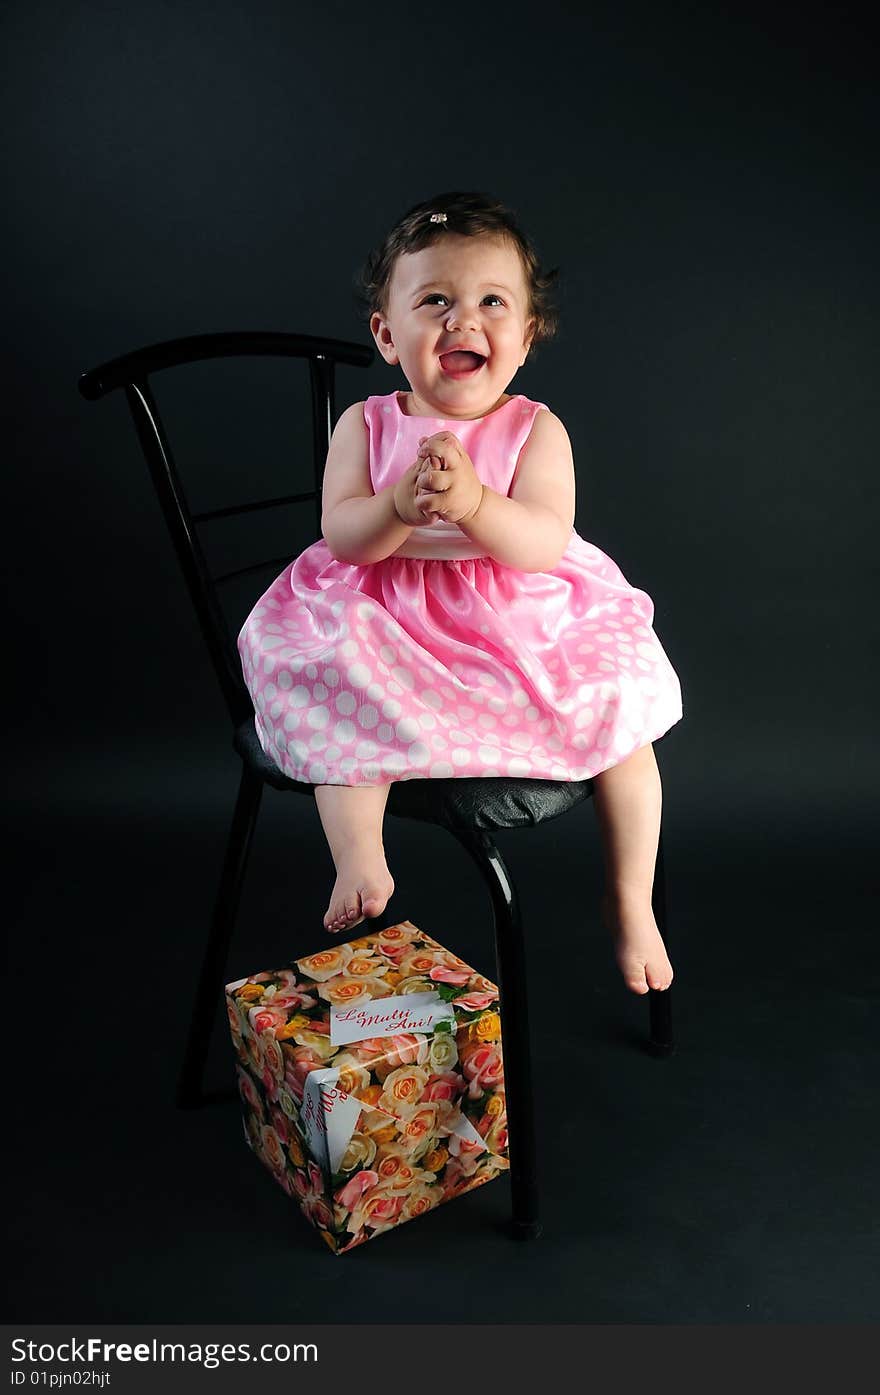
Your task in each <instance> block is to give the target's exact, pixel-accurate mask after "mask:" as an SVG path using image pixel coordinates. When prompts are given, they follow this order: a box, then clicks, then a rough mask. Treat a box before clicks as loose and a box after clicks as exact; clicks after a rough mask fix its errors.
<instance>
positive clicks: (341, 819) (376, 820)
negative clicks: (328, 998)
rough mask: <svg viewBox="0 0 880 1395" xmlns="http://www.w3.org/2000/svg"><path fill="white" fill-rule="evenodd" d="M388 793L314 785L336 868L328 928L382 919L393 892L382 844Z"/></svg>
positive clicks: (374, 788) (383, 789)
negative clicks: (381, 916) (368, 918)
mask: <svg viewBox="0 0 880 1395" xmlns="http://www.w3.org/2000/svg"><path fill="white" fill-rule="evenodd" d="M388 790H389V786H388V785H316V786H315V803H316V804H317V806H318V813H319V814H320V815H321V823H322V824H323V826H324V832H325V834H326V835H327V842H328V843H329V845H330V852H331V853H332V855H333V863H334V865H335V867H336V885H335V886H334V888H333V891H332V894H331V896H330V904H329V906H328V907H327V913H326V915H325V916H324V927H325V929H327V930H333V931H335V930H343V929H349V928H350V927H351V926H353V925H357V924H359V922H360V921H362V920H363V919H364V918H365V917H366V916H370V917H373V916H377V915H381V913H382V911H384V909H385V906H386V905H387V903H388V900H389V898H390V896H391V893H392V892H393V891H394V882H393V880H392V878H391V873H390V872H389V871H388V863H387V862H386V861H385V848H384V845H383V843H382V820H383V819H384V817H385V805H386V804H387V802H388Z"/></svg>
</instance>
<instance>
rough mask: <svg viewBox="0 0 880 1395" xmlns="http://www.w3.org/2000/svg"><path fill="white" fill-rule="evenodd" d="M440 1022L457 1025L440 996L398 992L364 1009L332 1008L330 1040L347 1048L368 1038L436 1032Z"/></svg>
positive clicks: (375, 999)
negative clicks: (351, 1043)
mask: <svg viewBox="0 0 880 1395" xmlns="http://www.w3.org/2000/svg"><path fill="white" fill-rule="evenodd" d="M438 1022H452V1023H454V1022H455V1009H454V1007H453V1006H452V1004H451V1003H445V1002H443V1000H442V999H441V997H440V995H439V993H436V992H430V993H399V994H396V995H393V996H392V997H390V998H373V999H372V1000H371V1001H370V1002H369V1003H367V1004H365V1005H364V1006H362V1007H350V1008H337V1007H333V1008H331V1009H330V1041H331V1043H332V1045H333V1046H347V1045H348V1044H349V1042H352V1041H366V1040H367V1038H369V1037H392V1036H398V1035H400V1034H402V1033H404V1032H433V1031H434V1028H435V1027H436V1025H437V1023H438Z"/></svg>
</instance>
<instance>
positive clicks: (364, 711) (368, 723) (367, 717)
mask: <svg viewBox="0 0 880 1395" xmlns="http://www.w3.org/2000/svg"><path fill="white" fill-rule="evenodd" d="M378 720H379V713H378V712H377V711H376V709H375V707H369V706H367V707H362V708H361V709H360V711H359V712H358V722H359V723H360V725H361V726H362V727H365V728H366V729H367V730H368V731H371V730H372V728H373V727H374V726H375V725H376V723H377V722H378Z"/></svg>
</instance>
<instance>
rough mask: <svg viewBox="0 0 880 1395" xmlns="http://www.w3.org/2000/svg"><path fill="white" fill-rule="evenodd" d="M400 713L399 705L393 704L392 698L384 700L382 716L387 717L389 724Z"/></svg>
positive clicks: (401, 709)
mask: <svg viewBox="0 0 880 1395" xmlns="http://www.w3.org/2000/svg"><path fill="white" fill-rule="evenodd" d="M402 711H403V708H402V707H401V705H400V703H399V702H395V701H394V699H393V698H386V700H385V702H383V703H382V716H383V717H387V718H388V719H389V721H391V722H394V721H396V720H397V718H398V717H399V716H400V714H401V712H402Z"/></svg>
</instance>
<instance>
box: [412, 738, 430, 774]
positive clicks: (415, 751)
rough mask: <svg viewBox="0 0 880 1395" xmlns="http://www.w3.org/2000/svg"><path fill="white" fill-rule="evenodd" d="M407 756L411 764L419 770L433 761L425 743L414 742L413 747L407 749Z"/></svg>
mask: <svg viewBox="0 0 880 1395" xmlns="http://www.w3.org/2000/svg"><path fill="white" fill-rule="evenodd" d="M406 754H407V757H408V759H409V762H410V764H411V765H414V766H416V767H417V768H418V767H421V766H423V765H427V764H428V761H429V760H430V759H431V752H430V751H429V750H428V748H427V746H426V745H425V743H424V742H423V741H414V742H413V743H412V745H411V746H409V747H408V748H407V753H406Z"/></svg>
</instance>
